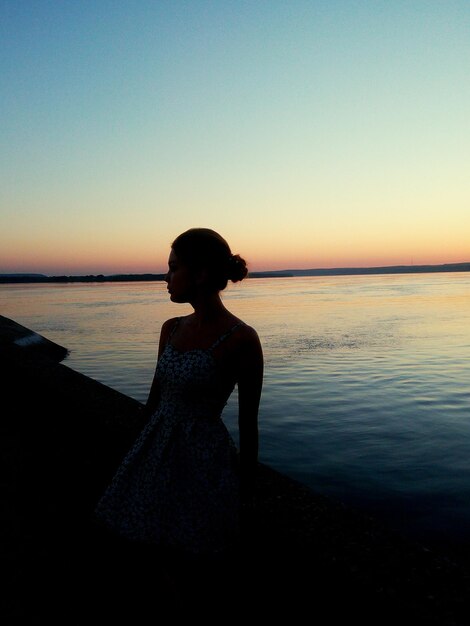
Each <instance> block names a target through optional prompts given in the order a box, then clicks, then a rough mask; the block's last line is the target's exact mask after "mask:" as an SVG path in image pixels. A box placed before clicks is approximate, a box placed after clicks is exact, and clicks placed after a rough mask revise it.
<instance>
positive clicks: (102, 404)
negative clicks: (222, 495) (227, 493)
mask: <svg viewBox="0 0 470 626" xmlns="http://www.w3.org/2000/svg"><path fill="white" fill-rule="evenodd" d="M65 356H66V350H65V349H64V348H62V347H60V346H57V345H56V344H54V343H52V342H49V341H47V340H46V339H44V338H43V337H41V336H39V335H36V334H34V333H32V332H31V331H30V330H28V329H26V328H24V327H22V326H19V325H18V324H16V323H15V322H13V321H12V320H8V319H7V318H4V317H1V316H0V375H1V378H0V380H1V384H2V418H1V420H0V428H1V451H2V455H1V463H2V471H1V480H2V489H3V493H2V498H1V503H2V508H1V511H0V515H1V520H2V537H1V560H2V565H3V573H4V574H6V579H7V582H6V583H3V587H2V606H1V612H0V622H1V623H2V625H4V626H7V625H13V624H15V625H16V624H28V625H33V624H59V623H60V624H65V625H67V626H69V625H77V626H78V625H87V624H94V623H102V624H108V623H109V624H119V623H129V622H130V623H132V624H161V623H162V621H164V622H165V623H166V621H167V620H168V619H173V618H174V619H177V618H179V617H181V618H188V617H189V618H193V617H194V618H203V619H206V620H207V621H211V622H212V621H213V622H215V621H216V620H217V621H226V620H227V619H228V620H230V619H236V618H240V619H249V618H251V617H254V618H257V617H260V618H264V619H267V618H281V617H287V618H289V619H290V620H294V623H295V622H296V621H297V619H299V620H300V619H307V620H308V621H313V622H315V623H317V624H334V623H339V620H341V621H343V620H344V621H345V620H348V621H353V620H355V619H357V620H360V621H361V622H362V624H364V623H366V624H396V623H397V622H402V623H405V624H408V623H409V624H423V625H424V624H426V625H428V624H429V625H433V624H442V625H445V626H453V625H464V624H468V623H469V620H468V614H469V608H470V595H469V592H470V575H469V571H470V570H469V568H468V567H467V563H466V562H465V561H464V560H462V561H460V560H459V561H458V562H457V561H456V560H455V558H454V559H451V558H446V557H444V556H442V554H440V553H439V554H435V553H434V552H433V551H430V550H427V549H425V548H424V547H422V546H420V545H417V544H415V543H411V542H409V541H407V540H405V539H403V538H401V537H400V536H397V535H396V534H394V533H393V532H391V531H388V530H387V529H386V528H384V527H383V526H381V525H380V524H379V523H377V522H375V521H374V520H372V519H370V518H368V517H366V516H364V515H362V514H361V513H359V512H357V511H355V510H354V509H351V508H349V507H346V506H343V505H342V504H341V503H337V502H335V501H332V500H330V499H328V498H325V497H322V496H319V495H317V494H315V493H314V492H312V491H311V490H310V489H308V488H307V487H304V486H303V485H300V484H299V483H297V482H295V481H293V480H291V479H289V478H287V477H286V476H284V475H282V474H279V473H278V472H275V471H274V470H272V469H271V468H269V467H267V466H265V465H263V464H260V465H259V476H258V486H257V503H256V507H255V511H254V512H253V515H252V517H251V519H247V520H245V525H244V537H243V545H242V546H241V547H240V548H239V549H238V550H236V551H235V552H234V553H233V554H231V555H226V556H225V557H218V558H211V559H208V558H206V559H189V558H187V557H185V556H183V555H180V556H177V555H174V554H163V553H161V552H158V551H156V550H154V549H149V548H146V547H138V546H131V545H128V544H127V543H126V542H122V541H120V540H118V539H115V538H113V537H111V536H110V535H108V534H107V533H105V532H103V531H102V530H101V529H99V528H98V527H96V525H95V524H94V522H93V516H92V511H93V508H94V505H95V503H96V501H97V499H98V497H99V496H100V495H101V493H102V491H103V489H104V488H105V486H106V485H107V484H108V482H109V480H110V478H111V476H112V475H113V473H114V470H115V468H116V467H117V465H118V463H119V462H120V460H121V458H122V456H123V454H124V453H125V452H126V451H127V449H128V448H129V446H130V445H131V443H132V442H133V440H134V438H135V436H136V435H137V434H138V432H139V431H140V429H141V427H142V425H143V416H142V412H141V410H142V405H141V404H140V403H139V402H137V401H135V400H133V399H131V398H129V397H127V396H125V395H123V394H121V393H118V392H117V391H115V390H113V389H110V388H109V387H106V386H105V385H102V384H101V383H98V382H96V381H94V380H92V379H90V378H88V377H86V376H83V375H81V374H79V373H77V372H75V371H73V370H71V369H70V368H68V367H66V366H65V365H63V364H61V363H60V361H61V360H62V359H63V358H64V357H65ZM4 578H5V576H4Z"/></svg>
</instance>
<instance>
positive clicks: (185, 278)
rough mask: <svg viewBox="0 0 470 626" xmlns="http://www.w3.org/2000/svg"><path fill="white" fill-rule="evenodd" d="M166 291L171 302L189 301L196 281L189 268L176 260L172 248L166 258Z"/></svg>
mask: <svg viewBox="0 0 470 626" xmlns="http://www.w3.org/2000/svg"><path fill="white" fill-rule="evenodd" d="M165 281H166V282H167V284H168V293H169V294H170V299H171V300H172V301H173V302H189V301H190V300H191V297H192V296H193V295H194V292H195V288H196V283H195V280H194V276H192V275H191V272H190V270H189V268H188V267H187V266H186V265H184V264H183V263H181V261H179V260H178V257H177V256H176V254H175V252H174V251H173V250H172V251H171V252H170V256H169V258H168V273H167V275H166V276H165Z"/></svg>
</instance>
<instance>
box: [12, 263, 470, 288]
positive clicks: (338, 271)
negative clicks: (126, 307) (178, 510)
mask: <svg viewBox="0 0 470 626" xmlns="http://www.w3.org/2000/svg"><path fill="white" fill-rule="evenodd" d="M435 272H470V263H444V264H442V265H390V266H384V267H333V268H326V269H325V268H321V269H306V270H271V271H270V270H267V271H265V272H250V273H249V274H248V277H249V278H290V277H294V276H351V275H359V274H418V273H435ZM165 275H166V274H112V275H111V276H104V275H103V274H97V275H94V274H87V275H86V276H45V275H44V274H0V283H104V282H125V281H152V280H164V278H165Z"/></svg>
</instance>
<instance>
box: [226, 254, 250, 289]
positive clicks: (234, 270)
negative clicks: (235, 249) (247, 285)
mask: <svg viewBox="0 0 470 626" xmlns="http://www.w3.org/2000/svg"><path fill="white" fill-rule="evenodd" d="M247 274H248V268H247V266H246V261H245V259H242V257H241V256H240V255H239V254H232V255H231V257H230V258H229V265H228V278H229V279H230V280H231V281H232V283H237V282H239V281H240V280H243V279H244V278H246V276H247Z"/></svg>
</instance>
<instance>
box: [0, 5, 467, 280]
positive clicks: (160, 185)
mask: <svg viewBox="0 0 470 626" xmlns="http://www.w3.org/2000/svg"><path fill="white" fill-rule="evenodd" d="M0 90H1V98H0V273H14V272H40V273H44V274H48V275H57V274H100V273H102V274H112V273H121V272H125V273H143V272H161V271H164V270H165V267H166V263H167V259H168V254H169V250H170V245H171V242H172V241H173V239H174V238H175V237H176V236H177V235H178V234H179V233H180V232H182V231H184V230H186V229H187V228H191V227H195V226H203V227H208V228H213V229H215V230H217V231H218V232H219V233H220V234H222V236H224V237H225V238H226V239H227V241H228V242H229V244H230V246H231V248H232V251H233V252H234V253H239V254H241V256H243V257H244V258H245V259H246V260H247V262H248V265H249V268H250V269H251V270H253V271H255V270H256V271H260V270H273V269H289V268H321V267H358V266H362V267H364V266H377V265H397V264H416V265H417V264H428V263H430V264H434V263H458V262H468V261H470V175H469V172H470V2H468V0H439V1H436V0H422V1H421V0H383V1H382V0H375V1H373V0H362V1H361V0H308V1H307V0H284V1H279V0H237V1H232V0H214V1H212V0H186V1H182V0H171V1H166V0H158V1H157V0H153V1H150V0H139V1H138V2H135V1H134V0H0Z"/></svg>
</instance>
